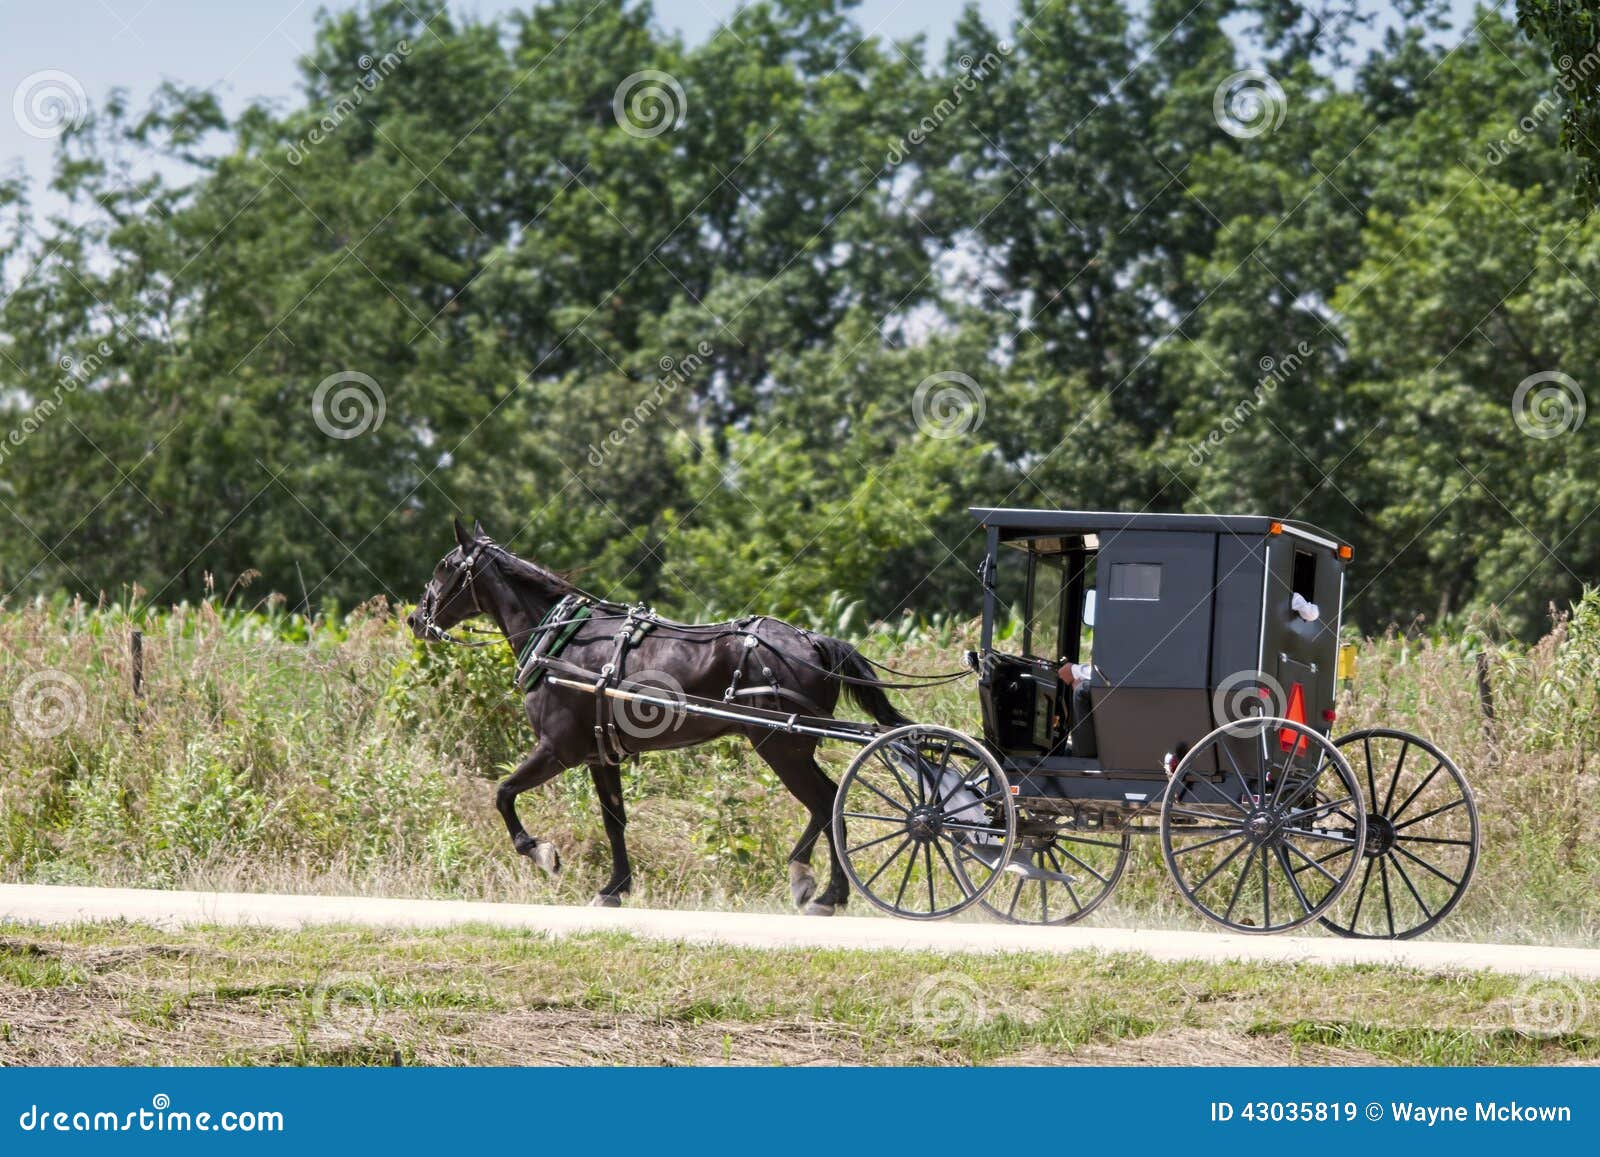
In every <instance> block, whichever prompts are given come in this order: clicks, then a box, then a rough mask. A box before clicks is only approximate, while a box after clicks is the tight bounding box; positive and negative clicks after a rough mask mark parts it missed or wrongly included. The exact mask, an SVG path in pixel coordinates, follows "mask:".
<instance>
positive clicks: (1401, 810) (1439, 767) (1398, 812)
mask: <svg viewBox="0 0 1600 1157" xmlns="http://www.w3.org/2000/svg"><path fill="white" fill-rule="evenodd" d="M1443 770H1444V761H1443V760H1441V761H1439V762H1438V763H1435V764H1434V765H1433V770H1432V771H1430V772H1429V773H1428V774H1427V776H1426V777H1425V778H1424V779H1423V781H1422V782H1421V783H1419V784H1417V786H1416V788H1415V789H1413V790H1412V792H1411V794H1410V795H1408V796H1406V802H1405V803H1403V804H1401V805H1400V806H1399V807H1397V808H1395V809H1394V811H1393V812H1390V813H1387V814H1388V817H1389V819H1391V820H1397V819H1399V818H1400V817H1401V816H1403V815H1404V814H1405V811H1406V808H1408V807H1410V806H1411V804H1412V801H1413V800H1415V799H1416V798H1417V797H1418V796H1419V795H1421V794H1422V791H1423V789H1424V788H1426V787H1427V786H1428V785H1429V784H1430V783H1432V782H1433V777H1434V776H1436V775H1438V774H1439V773H1440V772H1441V771H1443Z"/></svg>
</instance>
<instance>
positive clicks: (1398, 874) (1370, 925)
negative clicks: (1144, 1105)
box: [1322, 727, 1479, 940]
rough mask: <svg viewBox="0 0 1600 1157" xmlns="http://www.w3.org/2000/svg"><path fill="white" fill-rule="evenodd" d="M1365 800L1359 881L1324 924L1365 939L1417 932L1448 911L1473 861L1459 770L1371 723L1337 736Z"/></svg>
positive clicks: (1472, 822) (1471, 808)
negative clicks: (1365, 810)
mask: <svg viewBox="0 0 1600 1157" xmlns="http://www.w3.org/2000/svg"><path fill="white" fill-rule="evenodd" d="M1334 746H1335V747H1337V748H1339V750H1340V751H1341V752H1344V753H1345V756H1346V758H1347V759H1348V760H1349V761H1350V764H1351V766H1352V767H1354V768H1355V771H1356V775H1357V777H1358V778H1360V780H1361V785H1362V788H1363V790H1364V791H1365V792H1366V800H1367V838H1366V847H1365V854H1364V856H1363V859H1364V863H1363V865H1362V869H1361V876H1360V879H1359V881H1358V882H1357V884H1356V885H1355V886H1354V887H1353V888H1351V889H1350V895H1349V896H1347V897H1345V899H1344V902H1343V903H1341V904H1340V905H1339V906H1338V907H1337V908H1335V909H1334V910H1333V911H1332V912H1330V913H1329V914H1327V915H1325V916H1323V917H1322V925H1323V927H1325V928H1327V929H1329V930H1330V931H1333V932H1337V933H1338V934H1339V935H1340V936H1349V937H1354V938H1357V939H1367V940H1406V939H1409V938H1410V937H1412V936H1420V935H1422V934H1423V933H1424V932H1426V931H1428V929H1430V928H1432V927H1433V926H1434V925H1435V924H1437V923H1438V922H1439V921H1440V920H1443V919H1444V918H1445V917H1446V916H1448V915H1449V914H1450V912H1451V910H1452V909H1453V908H1455V906H1456V905H1457V904H1458V903H1460V902H1461V897H1462V896H1464V895H1465V894H1466V891H1467V885H1468V884H1470V883H1471V882H1472V873H1473V871H1474V870H1475V869H1476V868H1477V866H1478V845H1479V833H1478V805H1477V803H1476V802H1475V801H1474V800H1473V798H1472V789H1471V788H1470V787H1468V786H1467V780H1466V777H1465V776H1463V775H1462V774H1461V769H1460V768H1458V767H1457V766H1456V765H1455V763H1454V762H1452V760H1451V759H1450V757H1449V756H1447V755H1446V754H1445V753H1444V752H1442V751H1440V750H1439V749H1438V748H1437V747H1435V746H1434V745H1433V744H1431V743H1429V742H1428V741H1427V740H1425V739H1422V738H1419V737H1418V736H1415V735H1412V734H1410V733H1409V732H1405V731H1395V730H1393V729H1391V728H1387V727H1373V728H1369V729H1367V730H1365V731H1352V732H1351V733H1350V734H1349V735H1344V736H1340V737H1339V738H1338V739H1337V740H1335V741H1334Z"/></svg>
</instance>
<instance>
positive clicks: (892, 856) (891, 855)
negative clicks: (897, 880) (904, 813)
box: [861, 836, 915, 891]
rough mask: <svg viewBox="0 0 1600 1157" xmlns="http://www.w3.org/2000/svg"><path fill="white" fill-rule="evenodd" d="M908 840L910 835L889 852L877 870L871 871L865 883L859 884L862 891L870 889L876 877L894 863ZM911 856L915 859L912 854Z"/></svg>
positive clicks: (904, 848)
mask: <svg viewBox="0 0 1600 1157" xmlns="http://www.w3.org/2000/svg"><path fill="white" fill-rule="evenodd" d="M910 842H911V837H910V836H907V837H905V839H903V840H901V841H900V846H899V847H897V848H896V849H895V850H894V851H892V852H890V853H889V858H888V859H887V860H885V861H883V863H881V864H879V865H878V870H877V871H876V872H874V873H872V877H871V879H869V880H868V881H867V882H866V883H864V884H862V885H861V888H862V891H870V890H871V889H872V885H873V884H874V883H875V882H876V881H877V879H878V877H879V876H881V875H883V871H884V869H885V868H887V867H888V866H889V865H890V864H892V863H894V862H895V861H896V860H898V859H899V858H900V853H901V852H903V851H905V850H906V845H907V844H909V843H910ZM912 858H913V859H915V857H914V856H913V857H912Z"/></svg>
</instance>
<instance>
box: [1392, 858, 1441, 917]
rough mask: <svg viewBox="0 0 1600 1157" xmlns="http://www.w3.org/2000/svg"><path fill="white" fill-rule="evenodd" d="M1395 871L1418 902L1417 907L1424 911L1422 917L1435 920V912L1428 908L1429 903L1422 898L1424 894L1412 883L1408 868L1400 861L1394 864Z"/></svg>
mask: <svg viewBox="0 0 1600 1157" xmlns="http://www.w3.org/2000/svg"><path fill="white" fill-rule="evenodd" d="M1394 870H1395V871H1397V872H1399V873H1400V879H1401V880H1402V881H1404V882H1405V886H1406V889H1407V890H1408V891H1409V892H1410V893H1411V898H1412V899H1413V900H1415V901H1416V902H1417V907H1418V908H1421V909H1422V916H1423V918H1424V919H1426V920H1432V919H1433V911H1432V910H1431V909H1430V908H1429V907H1428V904H1427V901H1425V900H1424V899H1423V898H1422V893H1421V892H1419V891H1417V886H1416V885H1415V884H1413V883H1412V882H1411V873H1410V872H1408V871H1406V866H1405V865H1404V864H1402V863H1401V862H1400V861H1399V860H1396V861H1395V862H1394Z"/></svg>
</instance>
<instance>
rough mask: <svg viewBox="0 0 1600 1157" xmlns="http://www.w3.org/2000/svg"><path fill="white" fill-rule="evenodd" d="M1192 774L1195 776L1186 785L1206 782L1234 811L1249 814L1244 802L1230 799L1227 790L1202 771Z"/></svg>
mask: <svg viewBox="0 0 1600 1157" xmlns="http://www.w3.org/2000/svg"><path fill="white" fill-rule="evenodd" d="M1192 775H1193V778H1191V779H1190V780H1189V784H1186V785H1185V786H1186V787H1187V786H1189V785H1192V784H1204V785H1205V786H1206V787H1209V788H1210V789H1211V791H1212V793H1213V794H1214V795H1215V796H1216V797H1217V798H1218V799H1220V800H1221V801H1222V802H1223V803H1225V804H1227V805H1228V806H1229V807H1231V808H1232V809H1233V810H1234V811H1236V812H1238V813H1239V814H1240V815H1247V814H1249V813H1248V812H1246V811H1245V808H1244V804H1243V803H1242V802H1239V801H1235V800H1231V799H1229V798H1228V793H1227V792H1225V791H1223V790H1222V789H1221V788H1220V787H1218V786H1217V785H1216V784H1214V783H1212V782H1211V781H1210V780H1209V779H1206V778H1205V776H1204V775H1203V774H1201V773H1200V772H1194V773H1192ZM1207 818H1210V817H1207Z"/></svg>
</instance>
